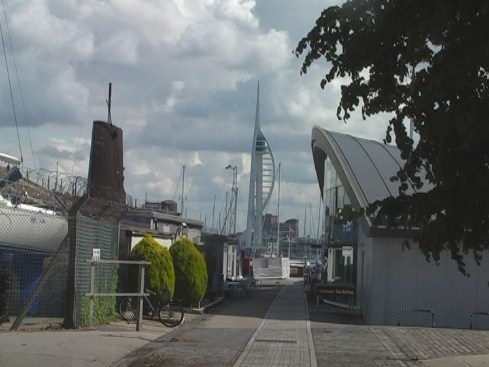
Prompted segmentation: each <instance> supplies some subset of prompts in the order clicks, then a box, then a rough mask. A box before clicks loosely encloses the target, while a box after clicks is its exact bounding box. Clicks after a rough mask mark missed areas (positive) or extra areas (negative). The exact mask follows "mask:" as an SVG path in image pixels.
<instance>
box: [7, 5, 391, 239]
mask: <svg viewBox="0 0 489 367" xmlns="http://www.w3.org/2000/svg"><path fill="white" fill-rule="evenodd" d="M337 3H341V1H333V0H331V1H328V0H326V1H325V0H322V1H318V0H303V1H298V0H173V1H170V0H144V1H137V0H2V5H3V6H4V8H3V9H2V15H1V17H0V19H1V25H2V34H3V39H4V44H5V49H6V56H7V57H6V60H7V64H8V70H9V73H10V77H11V83H12V90H13V94H14V104H13V105H14V107H15V110H16V115H17V125H18V126H19V137H20V141H21V145H20V146H21V147H22V152H23V157H24V162H25V163H24V167H26V168H33V167H37V168H41V167H42V168H45V169H48V170H52V171H54V170H56V167H58V168H59V170H61V171H66V172H69V173H73V174H74V175H80V176H84V177H86V176H87V172H88V160H89V153H90V137H91V129H92V122H93V121H94V120H106V119H107V105H106V99H107V96H108V85H109V83H112V121H113V123H114V124H115V125H117V126H119V127H121V128H122V129H123V132H124V166H125V189H126V192H127V194H128V195H131V197H132V198H134V199H137V202H138V206H139V205H140V204H141V203H142V202H144V200H145V198H147V200H148V201H161V200H175V201H177V202H178V203H180V198H181V187H182V186H181V185H182V180H181V175H182V166H183V165H185V192H184V197H185V200H184V201H185V214H186V217H189V218H194V219H198V220H199V219H200V220H202V221H205V222H206V224H207V226H209V227H210V226H212V224H214V227H218V224H219V223H220V222H221V223H222V221H223V219H224V212H225V210H224V208H225V201H226V192H230V190H231V186H232V171H231V170H225V167H226V166H227V165H228V164H231V165H236V166H237V167H238V168H237V172H238V187H239V195H238V213H237V217H238V219H237V222H238V228H237V229H238V230H243V229H244V226H245V218H246V209H247V196H248V185H249V170H250V150H251V144H252V138H253V128H254V118H255V106H256V92H257V83H258V81H259V82H260V106H261V126H262V131H263V133H264V135H265V136H266V138H267V140H268V142H269V143H270V146H271V148H272V151H273V154H274V157H275V161H276V163H277V165H278V163H281V181H280V219H281V220H282V221H284V220H286V219H289V218H297V219H299V221H300V225H299V226H300V231H301V233H300V235H303V234H304V233H303V231H304V229H305V231H306V233H305V234H306V235H308V234H309V235H312V236H313V237H314V236H316V233H317V220H318V212H319V210H318V203H319V189H318V185H317V181H316V177H315V171H314V166H313V162H312V154H311V148H310V137H311V130H312V128H313V126H314V125H319V126H321V127H323V128H326V129H330V130H334V131H340V132H345V133H351V134H354V135H358V136H362V137H367V138H372V139H376V140H382V138H383V137H384V135H385V127H386V123H385V122H383V121H366V122H364V121H362V120H361V118H360V116H359V115H358V114H356V115H354V117H353V118H352V120H351V121H349V122H348V124H345V123H343V122H341V121H338V120H337V118H336V107H337V104H338V100H339V94H338V90H339V87H340V83H339V82H338V83H336V82H335V83H334V84H333V85H331V86H328V88H327V89H326V90H324V91H323V90H322V89H321V88H320V86H319V81H320V78H321V76H322V75H324V73H325V72H326V70H327V69H326V68H327V65H326V64H324V63H318V64H317V65H315V66H314V67H313V68H312V69H311V70H310V72H308V74H307V75H305V76H301V75H300V72H299V70H300V66H301V61H302V59H301V58H299V59H297V58H296V57H295V56H294V55H293V52H292V51H293V50H294V49H295V47H296V45H297V43H298V42H299V40H300V39H301V38H302V37H303V36H305V35H306V34H307V32H308V31H309V30H310V29H311V28H312V27H313V25H314V22H315V20H316V19H317V18H318V16H319V15H320V13H321V10H322V9H324V8H326V7H328V6H330V5H334V4H337ZM4 10H5V11H4ZM5 15H6V17H7V20H8V22H6V19H5ZM9 37H10V38H9ZM10 41H11V42H10ZM11 45H12V48H13V50H14V53H13V55H14V56H15V64H14V57H12V49H11ZM3 59H4V58H3V57H2V65H1V67H0V142H1V143H0V144H1V145H0V151H1V152H4V153H9V154H12V155H17V156H18V155H20V153H19V151H20V149H19V144H18V142H17V141H18V139H17V131H16V128H15V119H14V114H13V107H12V102H11V99H10V90H9V83H8V78H7V66H6V64H5V62H4V61H3ZM16 70H17V72H18V80H17V73H16ZM18 82H20V86H21V91H22V98H21V97H20V93H19V88H18V87H17V85H18ZM21 100H23V104H22V101H21ZM24 111H25V113H24ZM26 122H27V125H28V127H29V128H27V127H26ZM29 132H30V139H29V134H28V133H29ZM31 147H32V149H31ZM33 157H35V158H33ZM34 159H35V160H36V162H35V163H34ZM276 187H277V186H276ZM277 191H278V190H275V193H274V195H273V198H272V200H271V203H270V205H269V207H268V210H267V212H269V213H272V214H277V202H278V195H277ZM306 217H307V219H306V221H305V222H306V223H304V219H305V218H306ZM219 218H220V219H219ZM311 218H312V220H311Z"/></svg>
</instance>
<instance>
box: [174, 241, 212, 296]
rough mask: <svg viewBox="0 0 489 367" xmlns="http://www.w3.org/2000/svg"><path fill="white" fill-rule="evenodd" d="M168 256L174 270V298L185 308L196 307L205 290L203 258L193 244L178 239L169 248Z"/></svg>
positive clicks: (205, 280)
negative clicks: (180, 301) (170, 258)
mask: <svg viewBox="0 0 489 367" xmlns="http://www.w3.org/2000/svg"><path fill="white" fill-rule="evenodd" d="M170 254H171V256H172V258H173V266H174V268H175V297H176V298H179V299H181V300H182V302H183V304H184V305H185V306H196V305H198V304H199V302H200V301H201V300H202V297H203V296H204V294H205V291H206V288H207V266H206V264H205V259H204V256H203V255H202V254H201V253H200V251H199V250H198V249H197V247H195V245H194V243H193V242H192V241H191V240H190V239H188V238H185V237H182V238H179V239H178V240H177V241H176V242H175V243H174V244H173V245H172V246H171V247H170Z"/></svg>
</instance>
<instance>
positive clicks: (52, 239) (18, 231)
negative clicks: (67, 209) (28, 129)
mask: <svg viewBox="0 0 489 367" xmlns="http://www.w3.org/2000/svg"><path fill="white" fill-rule="evenodd" d="M0 160H1V161H3V162H5V163H6V164H7V168H5V169H4V170H2V171H0V173H2V174H1V175H0V247H9V248H15V249H17V250H33V251H36V252H43V253H52V252H54V251H56V249H57V248H58V246H59V245H60V243H61V241H62V240H63V239H64V237H65V236H66V234H67V233H68V221H67V217H66V216H65V215H62V214H58V213H57V212H56V211H54V210H51V209H45V208H42V207H40V206H37V205H30V204H23V203H19V202H18V199H16V200H11V199H10V198H9V196H8V195H7V194H5V192H6V190H5V189H6V188H7V187H8V186H9V185H11V184H12V182H15V181H19V180H21V178H22V174H21V173H20V170H19V169H18V167H17V165H18V164H20V160H19V159H17V158H16V157H13V156H10V155H7V154H4V153H0Z"/></svg>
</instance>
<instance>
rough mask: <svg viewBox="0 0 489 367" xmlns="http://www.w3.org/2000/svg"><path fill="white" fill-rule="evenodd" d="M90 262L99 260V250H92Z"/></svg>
mask: <svg viewBox="0 0 489 367" xmlns="http://www.w3.org/2000/svg"><path fill="white" fill-rule="evenodd" d="M92 260H94V261H98V260H100V249H99V248H94V249H93V253H92Z"/></svg>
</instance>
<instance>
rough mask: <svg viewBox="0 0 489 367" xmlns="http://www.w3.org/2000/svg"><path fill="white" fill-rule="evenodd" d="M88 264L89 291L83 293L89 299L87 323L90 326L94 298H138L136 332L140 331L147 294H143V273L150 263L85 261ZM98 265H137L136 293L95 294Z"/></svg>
mask: <svg viewBox="0 0 489 367" xmlns="http://www.w3.org/2000/svg"><path fill="white" fill-rule="evenodd" d="M86 262H87V263H90V291H89V292H87V293H85V296H87V297H90V316H89V323H90V325H92V322H93V314H94V303H95V297H114V296H115V297H138V317H137V319H136V331H139V330H140V329H141V324H142V320H143V298H144V296H148V295H149V293H144V272H145V267H146V266H148V265H150V264H151V263H150V262H148V261H133V260H87V261H86ZM98 264H128V265H138V267H139V272H138V274H139V281H138V291H137V292H135V293H134V292H132V293H117V292H111V293H96V292H95V265H98Z"/></svg>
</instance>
